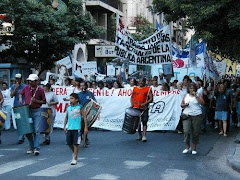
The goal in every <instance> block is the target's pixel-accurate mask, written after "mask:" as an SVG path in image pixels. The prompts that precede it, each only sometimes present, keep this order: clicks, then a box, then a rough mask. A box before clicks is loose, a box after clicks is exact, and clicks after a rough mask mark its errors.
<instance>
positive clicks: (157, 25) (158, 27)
mask: <svg viewBox="0 0 240 180" xmlns="http://www.w3.org/2000/svg"><path fill="white" fill-rule="evenodd" d="M161 28H162V27H161V25H160V24H159V23H158V21H157V20H156V29H157V31H159V30H160V29H161Z"/></svg>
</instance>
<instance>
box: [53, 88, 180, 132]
mask: <svg viewBox="0 0 240 180" xmlns="http://www.w3.org/2000/svg"><path fill="white" fill-rule="evenodd" d="M72 91H73V88H66V87H57V86H55V87H54V92H55V93H56V95H57V97H58V99H59V104H58V105H56V106H55V107H56V110H57V115H56V119H55V124H54V127H59V128H63V123H64V118H65V113H66V107H67V105H68V104H69V103H68V102H65V101H63V98H64V97H69V95H70V94H71V93H72ZM90 91H92V92H93V94H94V96H95V97H96V100H97V102H98V103H99V104H100V105H101V106H102V111H101V113H100V117H99V118H98V119H97V120H96V122H95V123H94V124H93V127H97V128H102V129H107V130H111V131H121V130H122V125H123V121H124V115H125V110H126V108H128V107H130V97H131V95H132V88H122V89H105V90H100V89H90ZM153 94H154V102H153V103H152V104H150V108H149V121H148V131H154V130H175V129H176V126H177V124H178V121H179V116H180V114H181V109H180V103H181V96H180V91H178V90H176V91H168V92H165V91H154V92H153Z"/></svg>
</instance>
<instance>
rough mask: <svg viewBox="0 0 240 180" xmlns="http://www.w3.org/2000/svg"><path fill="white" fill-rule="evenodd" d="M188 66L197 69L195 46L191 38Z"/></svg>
mask: <svg viewBox="0 0 240 180" xmlns="http://www.w3.org/2000/svg"><path fill="white" fill-rule="evenodd" d="M189 65H192V67H197V60H196V45H195V43H194V42H193V38H192V37H191V39H190V50H189Z"/></svg>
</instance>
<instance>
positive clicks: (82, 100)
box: [78, 81, 96, 147]
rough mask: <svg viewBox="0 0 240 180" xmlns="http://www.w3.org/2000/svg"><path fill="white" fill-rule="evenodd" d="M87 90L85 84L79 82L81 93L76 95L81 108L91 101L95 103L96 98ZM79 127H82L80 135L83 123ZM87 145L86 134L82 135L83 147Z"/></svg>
mask: <svg viewBox="0 0 240 180" xmlns="http://www.w3.org/2000/svg"><path fill="white" fill-rule="evenodd" d="M87 88H88V86H87V82H85V81H81V82H80V89H81V91H80V92H79V93H78V99H79V104H80V105H82V107H84V106H85V105H86V104H87V103H88V102H89V101H90V100H91V99H93V100H94V101H96V98H95V97H94V95H93V93H92V92H90V91H89V90H87ZM81 127H82V129H81V131H82V132H83V133H82V134H84V127H85V126H84V121H82V126H81ZM88 143H89V140H88V138H87V134H84V142H83V146H84V147H87V145H88Z"/></svg>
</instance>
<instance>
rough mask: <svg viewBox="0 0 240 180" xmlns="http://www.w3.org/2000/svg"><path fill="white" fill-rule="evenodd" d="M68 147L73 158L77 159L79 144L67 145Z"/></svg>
mask: <svg viewBox="0 0 240 180" xmlns="http://www.w3.org/2000/svg"><path fill="white" fill-rule="evenodd" d="M69 148H70V149H71V150H72V152H73V158H74V159H75V160H77V158H78V150H79V145H69Z"/></svg>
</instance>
